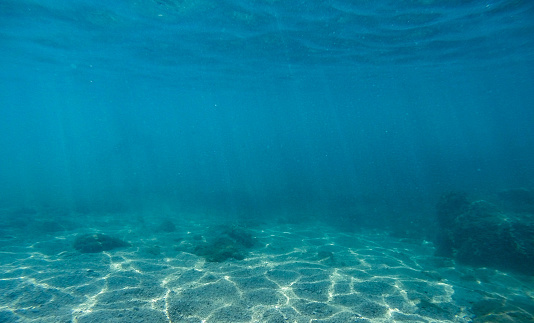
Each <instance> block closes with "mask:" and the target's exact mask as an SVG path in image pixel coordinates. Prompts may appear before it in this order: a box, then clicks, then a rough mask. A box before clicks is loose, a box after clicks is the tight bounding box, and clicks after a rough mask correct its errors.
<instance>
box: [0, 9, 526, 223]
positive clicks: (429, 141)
mask: <svg viewBox="0 0 534 323" xmlns="http://www.w3.org/2000/svg"><path fill="white" fill-rule="evenodd" d="M532 35H534V3H533V2H531V1H519V0H513V1H512V0H509V1H503V0H501V1H437V0H436V1H432V0H419V1H417V0H411V1H408V0H404V1H385V0H381V1H341V0H336V1H315V2H310V1H275V0H273V1H270V0H264V1H260V0H254V1H237V0H235V1H211V0H197V1H193V0H186V1H171V0H153V1H151V0H141V1H105V2H102V3H101V2H98V3H97V2H94V1H59V0H58V1H52V0H48V1H37V0H34V1H30V0H16V1H15V0H4V1H2V2H1V3H0V67H1V68H0V82H1V83H0V84H1V87H0V111H1V118H0V147H1V151H2V153H1V154H0V165H1V167H0V178H1V181H0V204H1V205H3V206H6V207H14V206H16V207H21V206H32V207H39V206H45V205H46V206H58V207H62V208H68V209H73V210H77V209H90V210H93V209H94V210H106V209H114V208H119V209H123V208H125V209H135V208H138V207H145V206H146V205H151V204H157V203H159V202H160V201H166V202H167V203H175V204H176V205H178V206H179V207H183V208H190V209H195V208H199V207H200V208H208V209H211V210H213V211H214V212H216V211H221V210H222V211H224V212H226V213H232V212H237V213H239V212H250V213H255V214H270V213H273V212H281V211H287V210H300V209H305V210H309V209H313V210H330V211H332V213H334V214H335V213H336V210H342V209H344V208H345V207H346V206H347V204H351V203H355V202H354V201H362V200H364V201H371V202H369V203H377V204H387V205H390V206H391V207H392V208H397V209H399V208H400V209H403V208H408V209H414V208H415V209H417V208H418V207H422V206H423V205H433V204H434V203H435V202H436V200H437V198H438V197H439V195H440V194H442V193H443V192H447V191H450V190H463V191H468V192H470V193H474V194H475V195H476V194H485V193H486V192H490V193H491V192H495V191H498V190H501V189H506V188H510V187H533V186H534V185H533V184H534V168H533V167H532V165H533V164H534V127H533V126H532V125H534V94H533V93H534V37H532Z"/></svg>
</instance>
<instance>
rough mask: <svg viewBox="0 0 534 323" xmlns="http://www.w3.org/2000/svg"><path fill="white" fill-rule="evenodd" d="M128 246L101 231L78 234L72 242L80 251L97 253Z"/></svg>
mask: <svg viewBox="0 0 534 323" xmlns="http://www.w3.org/2000/svg"><path fill="white" fill-rule="evenodd" d="M129 246H130V244H129V243H127V242H125V241H122V240H120V239H118V238H114V237H110V236H108V235H105V234H102V233H95V234H83V235H81V236H78V237H77V238H76V239H75V240H74V244H73V247H74V249H76V250H78V251H79V252H82V253H97V252H102V251H108V250H112V249H116V248H122V247H129Z"/></svg>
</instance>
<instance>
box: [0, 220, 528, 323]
mask: <svg viewBox="0 0 534 323" xmlns="http://www.w3.org/2000/svg"><path fill="white" fill-rule="evenodd" d="M208 226H209V224H208V223H204V224H203V222H202V220H201V219H198V221H191V223H189V224H188V223H187V222H186V223H185V224H183V225H182V227H180V228H179V229H177V230H176V232H171V233H169V232H159V231H158V232H150V233H149V234H147V233H146V232H144V234H137V235H133V236H134V237H135V236H137V237H139V238H137V240H136V239H128V243H129V244H131V246H124V247H122V248H118V249H114V250H108V251H103V252H98V253H89V254H84V253H80V252H77V251H76V250H73V249H72V246H71V245H70V244H71V243H72V241H73V239H74V237H76V236H78V235H77V233H76V232H72V233H69V234H67V235H65V236H63V238H61V239H58V238H57V237H56V236H53V235H51V236H50V238H49V239H50V241H49V242H50V243H48V242H47V241H39V243H31V242H29V241H28V242H27V245H26V246H24V245H23V244H22V245H13V246H6V245H4V246H3V247H2V250H0V253H1V254H2V256H5V257H6V258H4V259H2V261H1V262H0V267H1V271H0V272H1V274H0V275H1V276H0V291H1V295H2V296H1V297H0V321H2V322H34V321H47V320H48V321H50V320H52V318H54V319H53V321H58V320H60V321H73V322H81V323H83V322H96V321H98V322H105V321H110V320H113V321H115V322H138V321H145V322H182V321H183V322H185V321H187V322H280V321H283V322H310V321H313V322H358V321H361V322H392V321H396V322H429V321H431V322H472V321H476V319H477V317H478V318H481V319H484V318H499V317H500V318H506V317H508V318H509V317H513V316H514V315H515V316H516V317H520V318H521V319H525V320H529V319H531V318H532V313H533V312H534V308H533V306H532V305H531V304H533V303H534V302H532V298H533V292H532V290H534V288H533V287H534V281H533V279H532V278H528V277H524V276H515V275H511V274H505V273H502V272H498V271H495V270H489V269H472V268H468V267H460V266H455V265H454V263H453V262H451V261H449V260H443V259H441V258H436V257H434V256H433V249H432V244H429V243H424V242H420V243H418V244H415V243H407V242H402V241H399V240H397V239H395V238H393V237H389V236H388V235H387V234H385V233H377V232H369V233H362V232H361V233H358V234H356V233H354V234H349V233H339V232H336V231H334V230H330V229H329V228H328V227H325V226H320V227H317V228H316V229H315V230H314V229H313V228H310V226H304V225H280V226H270V227H268V228H260V229H256V228H250V229H247V230H249V232H251V234H252V235H253V237H254V239H255V240H257V242H258V243H257V244H255V245H254V246H253V247H251V248H250V249H249V250H248V251H247V253H246V257H245V258H244V259H241V260H237V259H232V258H229V259H226V260H224V261H221V262H210V261H207V260H206V259H205V258H204V257H202V256H198V255H195V254H192V253H189V252H186V251H183V250H181V249H180V248H176V247H175V246H176V245H183V243H184V241H185V243H189V241H197V240H198V238H196V237H197V236H198V235H206V231H205V230H204V229H203V228H205V227H208ZM135 230H136V229H135V227H134V226H133V225H127V226H125V227H124V228H121V227H116V228H115V229H113V228H108V230H107V231H106V232H108V233H109V234H110V235H114V236H120V237H124V236H127V235H126V233H127V232H135ZM180 230H181V231H180ZM203 239H204V240H205V239H208V240H209V237H203ZM204 240H203V241H204ZM58 241H59V242H62V243H63V247H64V248H63V250H59V249H61V248H58V246H59V245H58V244H57V243H58ZM154 245H157V246H158V248H157V252H145V250H146V248H149V247H151V246H154ZM47 248H52V249H47ZM52 250H54V252H55V253H54V252H52ZM56 250H57V252H56ZM504 295H506V298H504ZM489 308H493V309H496V310H489ZM495 311H497V312H495ZM518 322H519V321H518Z"/></svg>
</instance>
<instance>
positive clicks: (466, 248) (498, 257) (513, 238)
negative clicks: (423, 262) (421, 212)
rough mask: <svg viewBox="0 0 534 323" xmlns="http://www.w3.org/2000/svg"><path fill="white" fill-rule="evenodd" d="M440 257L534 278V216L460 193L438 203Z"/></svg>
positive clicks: (444, 198)
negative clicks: (476, 199)
mask: <svg viewBox="0 0 534 323" xmlns="http://www.w3.org/2000/svg"><path fill="white" fill-rule="evenodd" d="M437 214H438V223H439V225H440V230H441V232H440V238H439V239H438V241H437V247H438V252H437V253H438V255H441V256H448V257H452V258H454V259H456V260H457V261H458V262H460V263H463V264H467V265H471V266H476V267H492V268H496V269H501V270H511V271H516V272H521V273H524V274H528V275H534V238H533V237H534V215H533V214H528V213H515V212H513V211H510V210H502V209H501V208H499V207H497V206H496V205H494V204H492V203H490V202H488V201H485V200H478V201H474V202H468V200H467V198H465V196H462V194H458V193H451V194H447V195H444V196H443V197H442V198H441V200H440V202H439V203H438V212H437Z"/></svg>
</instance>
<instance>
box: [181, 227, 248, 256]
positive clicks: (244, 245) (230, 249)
mask: <svg viewBox="0 0 534 323" xmlns="http://www.w3.org/2000/svg"><path fill="white" fill-rule="evenodd" d="M204 236H205V241H204V240H201V239H199V238H197V236H193V241H191V242H192V245H193V246H194V247H193V250H190V252H192V253H194V254H196V255H197V256H201V257H204V258H205V259H206V260H207V261H210V262H222V261H225V260H226V259H229V258H233V259H236V260H243V259H245V257H246V255H247V253H248V249H250V248H252V247H253V246H254V245H255V244H256V239H255V238H254V237H253V236H252V234H251V233H250V231H249V230H247V229H245V228H242V227H240V226H218V227H215V228H214V229H211V230H209V231H208V232H207V233H206V234H205V235H204ZM201 237H202V236H201Z"/></svg>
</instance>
